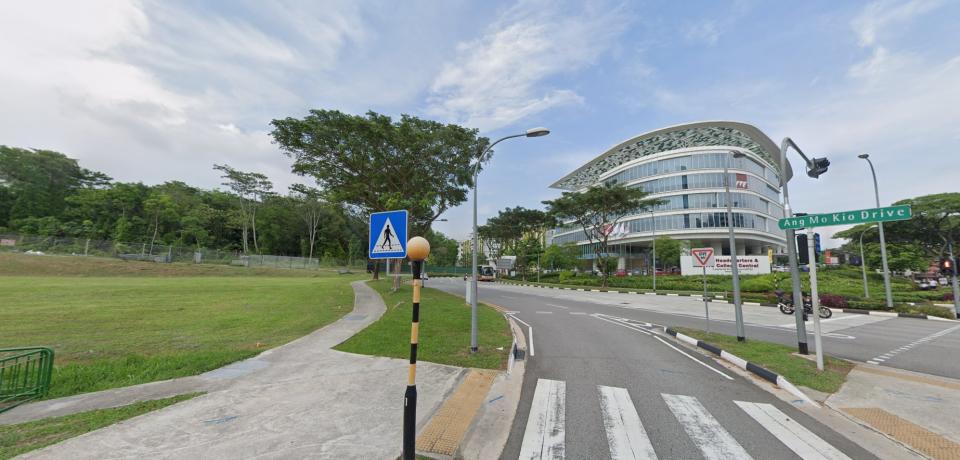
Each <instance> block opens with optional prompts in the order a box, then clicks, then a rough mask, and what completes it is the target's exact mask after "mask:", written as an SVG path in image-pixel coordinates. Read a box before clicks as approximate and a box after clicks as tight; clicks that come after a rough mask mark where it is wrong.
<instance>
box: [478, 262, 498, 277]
mask: <svg viewBox="0 0 960 460" xmlns="http://www.w3.org/2000/svg"><path fill="white" fill-rule="evenodd" d="M495 279H496V273H494V272H493V269H492V268H490V267H486V266H483V265H480V266H477V281H493V280H495Z"/></svg>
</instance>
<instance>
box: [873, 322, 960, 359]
mask: <svg viewBox="0 0 960 460" xmlns="http://www.w3.org/2000/svg"><path fill="white" fill-rule="evenodd" d="M958 329H960V326H954V327H951V328H949V329H943V330H941V331H938V332H934V333H933V334H930V335H928V336H926V337H922V338H919V339H917V340H914V341H913V342H910V343H908V344H906V345H904V346H902V347H900V348H897V349H895V350H893V351H888V352H886V353H884V354H882V355H879V356H877V357H875V358H873V359H870V360H867V362H868V363H870V364H880V363H882V362H884V361H886V360H888V359H893V358H894V357H895V356H896V355H897V354H899V353H902V352H904V351H908V350H910V349H912V348H913V347H916V346H919V345H923V344H925V343H927V342H930V341H932V340H936V339H939V338H940V337H943V336H945V335H947V334H949V333H951V332H953V331H956V330H958Z"/></svg>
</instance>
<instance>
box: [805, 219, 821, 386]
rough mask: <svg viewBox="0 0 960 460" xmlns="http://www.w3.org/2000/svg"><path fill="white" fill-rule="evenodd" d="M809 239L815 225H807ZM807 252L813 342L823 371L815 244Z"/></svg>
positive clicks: (819, 366) (818, 362)
mask: <svg viewBox="0 0 960 460" xmlns="http://www.w3.org/2000/svg"><path fill="white" fill-rule="evenodd" d="M807 239H808V240H812V239H813V227H807ZM807 254H809V256H808V257H810V265H809V267H810V306H811V310H812V311H813V344H814V346H816V347H817V370H820V371H822V370H823V342H822V341H821V340H820V293H819V292H818V291H817V254H816V248H815V247H814V245H813V244H807ZM801 309H802V308H801Z"/></svg>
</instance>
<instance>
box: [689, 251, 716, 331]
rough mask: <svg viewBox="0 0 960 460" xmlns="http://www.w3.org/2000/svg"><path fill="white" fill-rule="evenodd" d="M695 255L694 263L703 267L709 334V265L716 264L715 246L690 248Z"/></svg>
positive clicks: (704, 299)
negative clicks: (714, 256) (714, 257)
mask: <svg viewBox="0 0 960 460" xmlns="http://www.w3.org/2000/svg"><path fill="white" fill-rule="evenodd" d="M690 254H692V255H693V265H694V266H697V267H700V268H703V311H704V313H705V314H706V318H707V334H709V333H710V307H709V302H710V297H708V296H707V267H712V266H713V265H714V259H713V248H694V249H691V250H690Z"/></svg>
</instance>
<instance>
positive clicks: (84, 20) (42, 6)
mask: <svg viewBox="0 0 960 460" xmlns="http://www.w3.org/2000/svg"><path fill="white" fill-rule="evenodd" d="M260 8H262V10H261V11H259V16H260V17H259V18H258V19H269V20H270V21H272V22H273V23H279V24H282V25H284V27H281V28H280V29H282V30H283V32H284V34H286V35H285V36H284V35H283V34H277V33H276V32H274V33H268V32H266V31H264V30H262V29H261V28H260V27H258V26H256V25H254V24H253V23H251V22H249V21H248V20H245V19H243V18H241V17H239V16H229V17H228V16H223V15H214V14H212V13H204V12H203V11H202V10H186V9H184V8H179V7H176V6H173V5H172V4H169V3H141V2H139V1H135V0H101V1H98V2H19V3H18V2H14V3H10V4H7V5H5V6H4V14H2V15H0V62H5V63H9V65H4V66H2V67H0V106H2V107H4V111H3V112H2V113H0V143H3V144H8V145H14V146H22V147H33V148H47V149H54V150H60V151H63V152H64V153H66V154H68V155H70V156H72V157H76V158H79V159H80V160H81V162H82V164H83V165H84V166H86V167H88V168H92V169H97V170H101V171H104V172H106V173H108V174H110V175H113V176H115V177H116V178H117V179H119V180H125V181H141V180H142V181H145V182H148V183H156V182H162V181H166V180H174V179H176V180H185V181H187V182H190V183H192V184H196V185H202V186H208V187H209V186H214V185H216V184H217V183H219V179H218V178H217V177H216V173H214V172H213V171H212V170H211V169H210V166H211V165H212V164H213V163H230V164H232V165H234V166H235V167H238V168H240V169H246V170H258V171H262V172H264V173H267V174H268V175H270V176H271V177H272V178H273V179H274V180H275V181H276V182H277V183H278V185H280V186H281V187H282V186H284V185H285V184H286V183H289V182H291V181H292V180H294V178H293V176H292V175H291V174H290V173H289V167H288V165H287V163H286V162H285V161H284V160H283V157H282V155H281V154H280V153H279V151H278V149H277V148H276V147H275V146H274V145H272V144H271V143H270V138H269V136H268V134H267V131H266V130H267V129H268V126H267V122H268V121H269V120H270V118H272V117H273V116H281V115H283V114H285V113H289V108H290V107H296V108H297V109H301V107H302V106H303V105H306V104H305V103H304V102H303V96H302V95H300V94H297V92H296V90H295V88H294V84H292V83H293V82H296V83H299V82H300V81H301V80H303V79H309V78H311V77H313V76H314V75H316V74H317V73H318V72H322V71H324V70H329V69H333V68H335V67H336V62H337V59H338V58H339V56H340V54H341V53H342V52H343V49H344V47H346V46H348V45H349V44H351V43H355V42H360V41H362V40H363V39H364V38H365V34H364V30H365V29H364V27H363V24H362V22H361V20H360V18H359V13H358V12H357V9H356V8H355V7H354V6H352V3H346V2H345V3H343V4H342V5H335V4H331V5H326V6H325V8H324V11H323V14H308V13H309V12H305V11H301V10H299V9H297V8H292V7H288V6H285V4H273V3H271V4H268V5H263V6H261V7H260ZM285 38H286V39H285ZM291 43H296V45H292V44H291ZM305 76H306V77H305ZM319 86H322V85H319Z"/></svg>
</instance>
